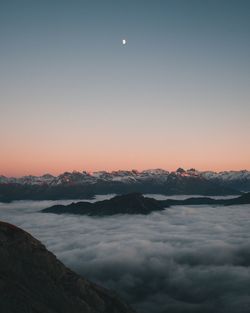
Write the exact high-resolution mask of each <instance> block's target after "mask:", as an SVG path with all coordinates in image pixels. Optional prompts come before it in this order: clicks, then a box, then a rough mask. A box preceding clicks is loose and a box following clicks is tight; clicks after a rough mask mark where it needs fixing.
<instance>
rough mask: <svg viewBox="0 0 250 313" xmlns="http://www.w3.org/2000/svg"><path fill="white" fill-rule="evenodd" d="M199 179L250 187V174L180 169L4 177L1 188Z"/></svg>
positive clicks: (0, 180)
mask: <svg viewBox="0 0 250 313" xmlns="http://www.w3.org/2000/svg"><path fill="white" fill-rule="evenodd" d="M184 177H186V178H196V179H205V180H207V181H217V182H220V183H228V184H232V183H240V182H241V183H250V171H247V170H242V171H224V172H212V171H204V172H200V171H197V170H195V169H189V170H184V169H182V168H178V169H177V170H176V171H174V172H169V171H166V170H163V169H149V170H144V171H141V172H139V171H137V170H131V171H123V170H119V171H112V172H107V171H99V172H92V173H90V172H86V171H83V172H77V171H73V172H65V173H63V174H60V175H58V176H53V175H50V174H45V175H43V176H33V175H29V176H23V177H20V178H15V177H5V176H0V184H10V183H11V184H21V185H52V186H56V185H78V184H80V185H81V184H86V183H87V184H95V183H98V182H99V183H100V182H103V183H105V182H121V183H138V182H154V183H156V184H159V183H163V182H166V181H167V180H169V179H170V178H171V179H173V178H179V179H180V178H184Z"/></svg>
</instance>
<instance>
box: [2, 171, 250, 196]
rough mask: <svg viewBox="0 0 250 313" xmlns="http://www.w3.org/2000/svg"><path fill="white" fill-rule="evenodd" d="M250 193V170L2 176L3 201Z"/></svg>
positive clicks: (74, 172)
mask: <svg viewBox="0 0 250 313" xmlns="http://www.w3.org/2000/svg"><path fill="white" fill-rule="evenodd" d="M249 190H250V171H247V170H242V171H224V172H212V171H197V170H195V169H189V170H184V169H182V168H178V169H177V170H176V171H173V172H169V171H166V170H163V169H153V170H144V171H137V170H131V171H123V170H119V171H112V172H107V171H99V172H93V173H90V172H86V171H83V172H77V171H73V172H65V173H63V174H60V175H58V176H53V175H50V174H45V175H43V176H32V175H29V176H23V177H19V178H15V177H6V176H0V201H11V200H25V199H34V200H41V199H51V200H53V199H76V198H79V199H84V198H85V199H86V198H91V197H93V196H94V195H95V194H107V193H118V194H119V193H130V192H141V193H161V194H166V195H175V194H187V195H188V194H190V195H191V194H200V195H233V194H240V193H241V192H246V191H249Z"/></svg>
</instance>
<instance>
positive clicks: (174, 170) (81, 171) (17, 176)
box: [0, 166, 250, 178]
mask: <svg viewBox="0 0 250 313" xmlns="http://www.w3.org/2000/svg"><path fill="white" fill-rule="evenodd" d="M179 169H183V170H184V171H192V170H194V171H197V172H213V173H223V172H243V171H247V172H249V171H250V169H246V168H244V169H243V168H242V169H224V170H212V169H205V170H204V169H197V168H195V167H191V168H187V169H185V168H184V167H181V166H180V167H178V168H176V169H166V168H162V167H155V168H145V169H141V170H138V169H136V168H132V169H121V168H120V169H114V170H105V169H102V170H84V169H83V170H75V169H74V170H65V171H56V172H54V173H53V174H52V173H51V172H49V171H48V172H46V171H44V172H43V173H41V174H39V173H37V174H31V173H30V174H21V175H4V174H1V173H0V176H4V177H6V178H21V177H26V176H34V177H42V176H45V175H51V176H55V177H56V176H59V175H62V174H65V173H74V172H76V173H83V172H86V173H87V174H89V175H92V174H94V173H98V172H106V173H114V172H138V173H142V172H145V171H155V170H162V171H165V172H169V173H173V172H177V171H178V170H179Z"/></svg>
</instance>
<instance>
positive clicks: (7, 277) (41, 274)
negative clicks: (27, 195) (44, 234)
mask: <svg viewBox="0 0 250 313" xmlns="http://www.w3.org/2000/svg"><path fill="white" fill-rule="evenodd" d="M0 312H4V313H20V312H22V313H81V312H82V313H133V312H134V311H133V310H132V309H131V308H129V307H128V306H127V305H126V304H124V303H122V302H121V301H120V300H119V299H118V298H117V296H116V295H114V294H112V293H111V292H109V291H107V290H105V289H103V288H101V287H99V286H97V285H95V284H93V283H90V282H89V281H87V280H86V279H84V278H83V277H81V276H79V275H77V274H76V273H74V272H72V271H71V270H70V269H68V268H66V267H65V266H64V265H63V264H62V263H61V262H60V261H59V260H57V258H56V257H55V256H54V255H53V254H52V253H51V252H49V251H47V249H46V248H45V246H44V245H42V244H41V243H40V242H39V241H38V240H36V239H35V238H33V237H32V236H31V235H29V234H28V233H26V232H25V231H23V230H21V229H20V228H17V227H16V226H13V225H10V224H7V223H4V222H0Z"/></svg>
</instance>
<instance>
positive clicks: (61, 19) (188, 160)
mask: <svg viewBox="0 0 250 313" xmlns="http://www.w3.org/2000/svg"><path fill="white" fill-rule="evenodd" d="M249 35H250V2H249V1H247V0H246V1H244V0H235V1H231V0H219V1H218V0H210V1H206V0H203V1H202V0H189V1H186V0H172V1H171V0H155V1H153V0H152V1H147V0H144V1H142V0H126V1H125V0H124V1H122V0H116V1H110V0H105V1H103V0H99V1H97V0H89V1H87V0H73V1H64V0H60V1H56V0H53V1H48V0H44V1H36V0H32V1H26V0H23V1H17V0H10V1H0V147H1V148H0V174H3V175H6V176H20V175H27V174H34V175H40V174H44V173H47V172H50V173H52V174H58V173H61V172H64V171H72V170H80V171H81V170H87V171H97V170H109V171H110V170H117V169H138V170H142V169H147V168H164V169H168V170H175V169H176V168H178V167H179V166H181V167H184V168H190V167H194V168H197V169H199V170H208V169H209V170H215V171H222V170H231V169H234V170H240V169H248V170H250V144H249V139H250V123H249V116H250V36H249ZM124 38H126V39H127V44H126V45H122V39H124Z"/></svg>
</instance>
